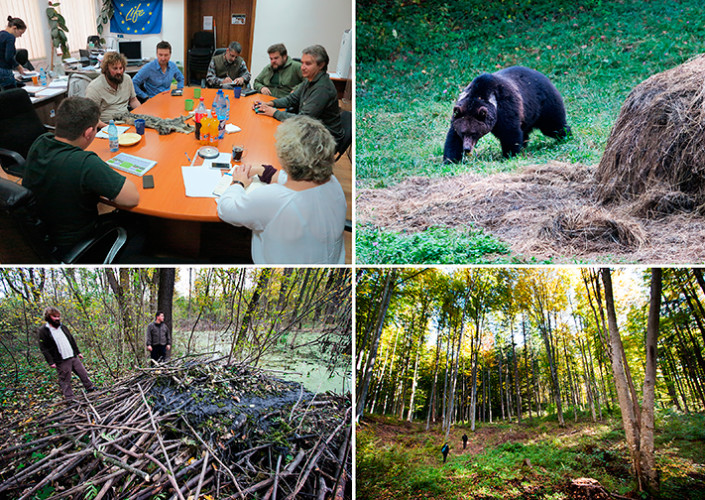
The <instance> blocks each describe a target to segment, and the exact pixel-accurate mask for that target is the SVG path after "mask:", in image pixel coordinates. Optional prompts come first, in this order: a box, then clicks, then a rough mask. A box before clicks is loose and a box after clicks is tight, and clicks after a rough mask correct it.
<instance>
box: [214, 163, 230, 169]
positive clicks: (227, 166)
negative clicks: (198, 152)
mask: <svg viewBox="0 0 705 500" xmlns="http://www.w3.org/2000/svg"><path fill="white" fill-rule="evenodd" d="M212 165H213V168H220V169H222V170H230V163H221V162H213V163H212Z"/></svg>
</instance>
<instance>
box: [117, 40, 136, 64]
mask: <svg viewBox="0 0 705 500" xmlns="http://www.w3.org/2000/svg"><path fill="white" fill-rule="evenodd" d="M118 52H119V53H120V54H122V55H124V56H125V59H127V62H137V61H141V60H142V42H141V41H140V40H137V41H131V40H120V41H118Z"/></svg>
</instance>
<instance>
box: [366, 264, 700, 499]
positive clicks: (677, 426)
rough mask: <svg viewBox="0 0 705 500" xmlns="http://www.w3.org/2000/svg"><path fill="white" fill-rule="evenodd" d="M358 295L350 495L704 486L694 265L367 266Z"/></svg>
mask: <svg viewBox="0 0 705 500" xmlns="http://www.w3.org/2000/svg"><path fill="white" fill-rule="evenodd" d="M656 285H658V287H657V286H656ZM650 287H651V289H650ZM356 296H357V302H356V310H357V315H356V317H357V323H356V335H357V351H356V353H357V358H356V367H357V381H356V383H357V393H356V394H357V415H358V419H359V425H358V431H357V487H358V490H357V491H358V498H429V497H433V498H439V499H440V498H483V499H484V498H517V499H518V498H555V499H559V498H569V496H568V495H569V494H570V493H571V491H572V490H571V488H572V487H573V485H572V483H571V482H572V481H574V480H577V479H579V478H581V477H589V478H593V479H595V480H597V481H599V482H600V483H601V485H602V486H603V487H604V488H605V489H606V490H608V491H610V492H611V493H614V494H621V495H629V496H630V497H632V498H634V497H646V496H647V494H648V493H647V492H651V494H654V495H661V497H662V498H703V497H705V493H703V492H705V414H704V411H705V390H704V389H703V382H704V381H705V361H704V356H703V354H704V353H703V346H705V281H704V280H703V273H702V270H701V269H698V268H692V269H663V270H648V269H643V268H642V269H638V268H625V269H621V270H614V271H610V270H609V269H601V270H598V269H590V268H553V269H550V268H544V269H538V268H535V269H518V268H467V269H458V270H453V269H448V270H442V269H394V268H389V269H365V270H362V271H360V272H359V273H358V276H357V287H356ZM647 353H649V354H650V356H647ZM625 429H626V431H625ZM654 429H655V431H654ZM462 434H468V435H469V436H470V442H469V444H468V448H467V449H464V448H463V445H462V442H461V440H460V437H461V435H462ZM445 442H448V443H449V444H450V448H451V451H450V455H449V457H448V464H447V465H443V464H442V463H441V462H442V457H441V453H440V450H441V446H442V445H443V444H444V443H445ZM647 455H649V456H647ZM635 465H636V467H635ZM659 483H660V484H659ZM640 490H641V492H640Z"/></svg>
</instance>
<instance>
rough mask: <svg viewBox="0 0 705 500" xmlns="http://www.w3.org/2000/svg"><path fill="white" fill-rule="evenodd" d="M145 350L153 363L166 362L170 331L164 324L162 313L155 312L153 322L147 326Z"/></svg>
mask: <svg viewBox="0 0 705 500" xmlns="http://www.w3.org/2000/svg"><path fill="white" fill-rule="evenodd" d="M147 350H148V351H149V352H150V356H151V357H152V359H153V360H154V361H158V362H160V363H161V362H163V361H164V360H166V354H167V351H169V350H171V331H170V330H169V327H168V326H167V324H166V323H165V322H164V313H163V312H162V311H157V314H156V315H155V316H154V321H152V322H151V323H150V324H149V325H147Z"/></svg>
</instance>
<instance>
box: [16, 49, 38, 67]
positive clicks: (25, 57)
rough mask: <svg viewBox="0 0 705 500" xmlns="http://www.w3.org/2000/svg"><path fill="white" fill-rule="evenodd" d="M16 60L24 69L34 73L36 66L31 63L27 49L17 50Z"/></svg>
mask: <svg viewBox="0 0 705 500" xmlns="http://www.w3.org/2000/svg"><path fill="white" fill-rule="evenodd" d="M15 60H16V61H17V64H19V65H20V66H22V67H23V68H24V69H26V70H28V71H34V66H33V65H32V63H31V62H29V52H28V51H27V49H17V53H16V54H15Z"/></svg>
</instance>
